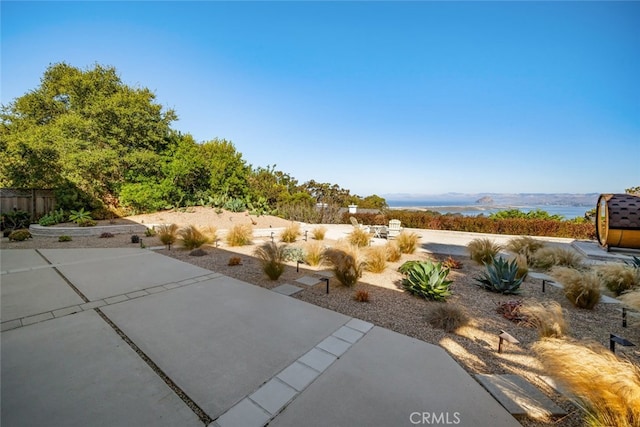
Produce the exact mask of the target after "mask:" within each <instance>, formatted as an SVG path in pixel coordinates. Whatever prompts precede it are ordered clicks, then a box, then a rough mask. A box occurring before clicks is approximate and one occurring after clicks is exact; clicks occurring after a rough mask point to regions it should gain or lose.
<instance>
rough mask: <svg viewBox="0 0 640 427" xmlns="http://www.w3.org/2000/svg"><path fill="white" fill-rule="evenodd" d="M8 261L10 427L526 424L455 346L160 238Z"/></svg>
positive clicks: (5, 324) (8, 256)
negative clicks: (468, 367) (140, 244)
mask: <svg viewBox="0 0 640 427" xmlns="http://www.w3.org/2000/svg"><path fill="white" fill-rule="evenodd" d="M0 265H1V267H0V269H1V270H2V275H1V276H0V280H1V283H2V286H1V293H2V295H1V297H2V301H1V313H0V317H1V319H2V330H3V332H2V349H1V356H2V359H1V362H2V369H1V374H2V376H1V379H2V390H1V391H2V394H1V404H2V406H1V407H2V414H1V420H0V421H1V424H2V425H3V426H7V427H8V426H32V425H65V426H87V425H91V426H96V425H98V426H101V425H104V426H122V425H155V426H202V425H211V426H218V427H228V426H242V427H252V426H263V425H265V424H266V423H269V424H270V425H277V426H300V425H318V426H320V425H323V426H324V425H334V426H389V425H393V426H403V425H406V426H411V425H425V424H431V425H434V424H437V423H439V424H441V425H444V424H447V423H448V424H451V423H454V424H457V425H461V426H487V425H492V426H517V425H519V424H518V423H517V421H516V420H515V419H514V418H513V417H512V416H511V415H510V414H509V413H508V412H507V411H506V410H505V409H504V408H503V407H502V406H500V405H499V404H498V403H497V402H496V400H495V399H493V398H492V397H491V396H490V395H489V394H488V393H487V392H486V391H485V390H484V389H483V388H482V387H481V386H480V385H479V384H478V383H477V382H476V381H475V380H474V379H473V378H472V377H471V376H470V375H468V374H467V373H466V372H465V371H464V370H463V369H462V368H461V367H460V366H459V365H458V364H457V363H456V362H455V361H454V360H453V359H452V358H451V357H450V356H448V355H447V353H446V352H445V351H444V350H443V349H442V348H439V347H437V346H434V345H431V344H427V343H425V342H422V341H419V340H415V339H412V338H409V337H406V336H404V335H400V334H397V333H395V332H392V331H389V330H386V329H383V328H379V327H374V326H373V325H371V324H369V323H366V322H363V321H360V320H358V319H352V318H349V317H347V316H344V315H342V314H339V313H336V312H332V311H329V310H326V309H323V308H320V307H317V306H314V305H311V304H307V303H305V302H302V301H299V300H296V299H293V298H290V297H288V296H286V295H281V294H279V293H276V292H271V291H269V290H266V289H263V288H260V287H256V286H253V285H250V284H247V283H244V282H241V281H238V280H235V279H232V278H229V277H226V276H222V275H220V274H217V273H215V272H212V271H208V270H204V269H201V268H198V267H195V266H193V265H190V264H186V263H182V262H180V261H177V260H175V259H172V258H167V257H164V256H162V255H159V254H157V253H153V252H151V251H148V250H143V249H86V250H74V249H59V250H57V249H56V250H41V251H36V250H2V251H0ZM433 421H437V423H436V422H433Z"/></svg>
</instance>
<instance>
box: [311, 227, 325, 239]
mask: <svg viewBox="0 0 640 427" xmlns="http://www.w3.org/2000/svg"><path fill="white" fill-rule="evenodd" d="M326 234H327V227H324V226H322V225H321V226H318V227H314V228H313V230H311V235H312V236H313V238H314V239H316V240H324V236H325V235H326Z"/></svg>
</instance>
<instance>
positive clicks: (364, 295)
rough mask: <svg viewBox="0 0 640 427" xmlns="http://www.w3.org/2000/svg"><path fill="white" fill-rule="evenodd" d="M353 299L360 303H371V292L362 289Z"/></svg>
mask: <svg viewBox="0 0 640 427" xmlns="http://www.w3.org/2000/svg"><path fill="white" fill-rule="evenodd" d="M353 299H354V300H356V301H358V302H369V292H367V291H365V290H362V289H360V290H358V291H356V293H355V294H353Z"/></svg>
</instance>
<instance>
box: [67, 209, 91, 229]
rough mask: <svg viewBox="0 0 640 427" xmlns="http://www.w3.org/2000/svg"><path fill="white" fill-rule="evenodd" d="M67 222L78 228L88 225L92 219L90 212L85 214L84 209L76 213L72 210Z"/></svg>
mask: <svg viewBox="0 0 640 427" xmlns="http://www.w3.org/2000/svg"><path fill="white" fill-rule="evenodd" d="M69 221H71V222H75V223H76V224H77V225H78V226H80V227H82V226H83V224H85V223H90V222H91V221H93V219H92V218H91V212H87V211H85V210H84V208H81V209H80V210H78V211H76V210H73V209H72V210H71V213H70V214H69ZM94 225H95V224H94Z"/></svg>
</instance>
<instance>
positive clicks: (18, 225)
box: [0, 209, 31, 231]
mask: <svg viewBox="0 0 640 427" xmlns="http://www.w3.org/2000/svg"><path fill="white" fill-rule="evenodd" d="M1 219H2V221H1V222H0V228H1V229H2V230H3V231H4V230H12V231H13V230H21V229H23V228H24V229H27V228H29V225H30V224H31V215H30V214H29V212H25V211H21V210H19V209H17V210H14V211H10V212H3V213H2V215H1Z"/></svg>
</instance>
